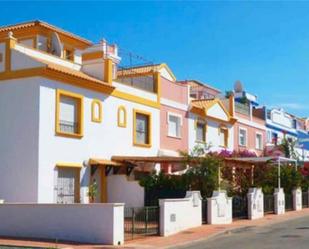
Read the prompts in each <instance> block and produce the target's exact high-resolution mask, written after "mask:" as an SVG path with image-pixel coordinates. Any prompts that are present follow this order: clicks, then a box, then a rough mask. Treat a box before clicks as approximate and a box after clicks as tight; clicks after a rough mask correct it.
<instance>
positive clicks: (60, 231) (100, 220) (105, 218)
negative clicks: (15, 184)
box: [0, 204, 124, 245]
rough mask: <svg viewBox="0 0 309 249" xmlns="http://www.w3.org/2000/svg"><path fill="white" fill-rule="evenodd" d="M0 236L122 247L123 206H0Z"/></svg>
mask: <svg viewBox="0 0 309 249" xmlns="http://www.w3.org/2000/svg"><path fill="white" fill-rule="evenodd" d="M0 220H1V222H0V235H1V236H10V237H22V238H36V239H38V238H40V239H52V240H67V241H76V242H84V243H100V244H109V245H118V244H123V240H124V206H123V204H89V205H83V204H73V205H72V204H66V205H61V204H1V205H0Z"/></svg>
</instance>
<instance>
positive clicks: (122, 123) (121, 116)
mask: <svg viewBox="0 0 309 249" xmlns="http://www.w3.org/2000/svg"><path fill="white" fill-rule="evenodd" d="M117 116H118V117H117V120H118V126H119V127H123V128H125V127H127V110H126V108H125V107H124V106H119V108H118V113H117Z"/></svg>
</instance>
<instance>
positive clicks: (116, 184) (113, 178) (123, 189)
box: [107, 175, 145, 207]
mask: <svg viewBox="0 0 309 249" xmlns="http://www.w3.org/2000/svg"><path fill="white" fill-rule="evenodd" d="M107 192H108V202H111V203H117V202H124V203H125V205H126V207H144V198H145V191H144V188H143V187H141V186H140V185H139V183H138V181H129V180H128V179H127V177H126V176H125V175H109V176H108V177H107Z"/></svg>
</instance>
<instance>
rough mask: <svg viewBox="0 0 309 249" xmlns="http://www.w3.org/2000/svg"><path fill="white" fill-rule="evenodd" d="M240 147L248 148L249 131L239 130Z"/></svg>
mask: <svg viewBox="0 0 309 249" xmlns="http://www.w3.org/2000/svg"><path fill="white" fill-rule="evenodd" d="M239 145H240V146H247V130H246V129H243V128H239Z"/></svg>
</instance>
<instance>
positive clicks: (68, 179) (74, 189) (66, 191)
mask: <svg viewBox="0 0 309 249" xmlns="http://www.w3.org/2000/svg"><path fill="white" fill-rule="evenodd" d="M78 182H79V171H78V170H76V169H74V168H61V167H59V168H58V178H57V186H56V188H55V189H56V191H57V203H61V204H71V203H76V202H79V200H78V195H79V193H78V191H79V186H78Z"/></svg>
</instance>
